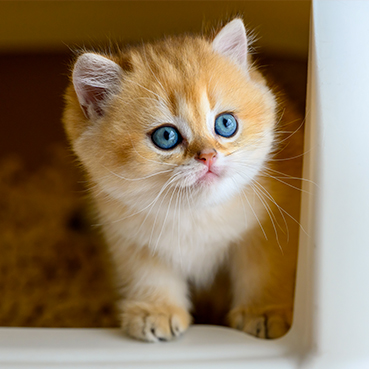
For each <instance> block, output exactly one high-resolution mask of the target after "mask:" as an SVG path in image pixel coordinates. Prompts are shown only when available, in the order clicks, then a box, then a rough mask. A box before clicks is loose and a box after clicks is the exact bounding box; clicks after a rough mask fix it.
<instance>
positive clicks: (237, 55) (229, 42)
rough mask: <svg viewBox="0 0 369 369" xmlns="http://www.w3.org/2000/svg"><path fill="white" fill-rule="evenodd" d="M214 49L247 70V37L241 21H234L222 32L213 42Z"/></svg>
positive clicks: (237, 19)
mask: <svg viewBox="0 0 369 369" xmlns="http://www.w3.org/2000/svg"><path fill="white" fill-rule="evenodd" d="M213 49H214V50H215V51H217V52H218V53H220V54H222V55H225V56H227V57H229V58H231V59H232V60H234V61H235V62H236V63H237V64H239V65H241V66H242V67H243V68H245V69H246V68H247V37H246V30H245V26H244V24H243V22H242V20H241V19H239V18H236V19H234V20H233V21H231V22H229V23H228V24H226V25H225V26H224V27H223V28H222V29H221V30H220V32H219V33H218V34H217V35H216V37H215V39H214V41H213Z"/></svg>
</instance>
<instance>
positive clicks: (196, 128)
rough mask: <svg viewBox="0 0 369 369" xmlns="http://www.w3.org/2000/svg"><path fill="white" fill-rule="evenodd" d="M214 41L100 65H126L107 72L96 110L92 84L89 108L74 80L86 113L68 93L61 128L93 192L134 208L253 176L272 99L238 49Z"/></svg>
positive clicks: (230, 186)
mask: <svg viewBox="0 0 369 369" xmlns="http://www.w3.org/2000/svg"><path fill="white" fill-rule="evenodd" d="M230 24H231V23H230ZM226 27H227V26H226ZM226 27H225V28H226ZM220 41H222V40H220ZM216 46H217V45H216V40H214V41H213V43H210V42H208V41H206V40H204V39H200V38H198V39H181V40H176V39H174V40H168V41H166V42H162V43H158V44H156V45H154V46H151V45H149V46H146V47H143V48H141V49H140V50H133V51H131V52H130V53H128V54H124V55H121V56H118V57H116V58H115V59H114V61H115V63H116V64H115V63H112V65H111V66H110V65H108V68H110V67H111V68H115V66H114V65H113V64H115V65H117V64H118V65H120V66H122V67H124V66H125V67H126V68H125V69H126V70H124V68H122V69H119V70H118V69H117V72H116V74H115V75H114V73H115V72H114V71H112V72H111V73H110V74H111V75H113V77H111V78H110V79H109V81H110V82H109V83H110V84H113V83H114V89H112V92H111V94H110V97H109V99H108V103H107V104H106V105H104V107H103V108H101V105H99V104H100V101H101V100H102V98H100V96H104V95H101V91H100V90H101V88H100V87H99V86H97V88H100V90H99V91H100V92H99V93H100V95H96V96H94V99H95V102H93V103H91V104H90V105H88V99H89V98H90V96H88V97H87V98H85V100H83V99H82V100H83V101H82V102H81V97H80V96H79V95H80V93H79V90H78V86H76V83H75V86H76V90H77V95H78V97H79V103H80V105H81V106H82V108H83V109H84V110H85V115H86V117H84V116H83V113H82V110H81V109H80V108H79V107H78V106H77V104H76V103H75V100H76V98H75V97H72V98H70V100H71V101H72V100H73V98H74V109H75V111H74V112H73V111H72V110H73V107H72V105H73V101H72V103H70V110H69V114H68V110H67V111H66V115H65V122H66V127H67V131H68V132H69V134H70V136H71V137H72V140H73V141H74V148H75V150H76V152H77V154H78V155H79V157H80V158H81V160H82V162H83V163H84V164H85V166H86V167H87V170H88V171H89V173H90V175H91V177H92V179H93V180H94V182H95V183H97V184H98V186H99V188H100V189H102V190H103V191H105V192H107V193H109V194H110V195H111V196H114V197H115V198H119V199H121V200H122V201H123V202H124V203H125V204H128V205H132V206H136V207H138V208H142V207H145V206H150V204H153V203H157V204H159V203H162V204H166V206H168V205H171V206H173V207H174V206H178V202H180V203H181V206H182V207H186V206H190V207H194V206H195V207H202V206H210V205H214V204H218V203H222V202H223V201H225V200H226V199H228V198H230V197H232V196H234V195H235V194H236V193H239V192H241V191H242V190H243V188H244V187H245V185H246V184H247V183H249V182H250V181H252V179H253V178H254V177H255V175H256V174H257V173H258V171H259V170H260V168H261V166H262V165H263V163H264V161H265V160H266V158H267V156H268V154H269V153H270V150H271V146H272V141H273V129H274V123H275V102H274V98H273V96H272V94H271V93H270V91H269V89H268V88H267V87H266V86H265V85H264V83H263V81H262V79H261V78H260V76H259V75H258V74H257V73H256V72H251V71H250V70H249V69H248V68H247V65H246V63H247V61H246V58H247V55H246V54H245V56H246V58H244V56H241V57H239V55H236V56H235V58H232V55H228V54H226V52H227V50H226V52H222V50H218V49H217V47H216ZM90 55H92V54H90ZM92 57H94V56H92ZM103 59H105V58H103ZM239 59H240V60H241V62H240V60H239ZM243 60H244V62H245V65H240V64H242V61H243ZM96 63H99V59H98V58H97V61H95V64H96ZM127 65H128V66H129V67H128V68H127ZM105 78H106V77H105ZM112 78H115V80H114V82H112ZM95 87H96V86H95ZM113 90H114V91H113ZM103 92H104V93H106V91H103ZM90 100H93V99H91V98H90ZM96 101H97V102H96ZM94 104H95V105H94ZM91 106H92V108H91ZM78 108H79V110H78V111H77V110H76V109H78ZM89 109H90V110H89ZM68 115H69V116H68ZM86 119H87V121H86ZM72 121H73V122H74V123H69V122H72ZM78 121H79V122H78ZM91 121H92V122H91ZM81 122H83V123H81ZM76 124H78V128H76ZM81 127H82V128H81ZM163 207H164V205H163Z"/></svg>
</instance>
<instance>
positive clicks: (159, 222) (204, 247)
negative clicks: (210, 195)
mask: <svg viewBox="0 0 369 369" xmlns="http://www.w3.org/2000/svg"><path fill="white" fill-rule="evenodd" d="M255 209H256V210H257V207H255V204H254V207H253V209H252V210H251V208H250V204H249V203H247V202H245V200H243V199H242V198H241V197H239V196H236V197H234V198H233V199H232V201H229V202H227V203H226V204H222V205H218V206H214V207H208V208H206V209H196V210H191V209H181V210H180V209H175V210H173V209H169V210H165V211H158V212H155V211H152V212H151V213H148V212H141V213H139V214H136V215H134V216H126V215H118V214H115V216H112V215H113V214H111V213H110V214H109V216H108V218H110V221H108V222H107V224H106V226H105V232H106V233H107V235H108V237H109V235H110V236H113V237H110V238H114V239H115V240H116V241H115V242H114V243H115V247H117V248H122V249H124V247H125V245H126V244H129V245H132V243H133V244H135V246H137V247H149V248H150V249H151V250H152V252H153V253H155V254H157V255H158V256H159V258H160V259H162V260H163V261H164V262H165V263H167V264H169V265H170V266H171V267H172V268H175V269H176V270H177V271H180V273H181V274H183V275H184V276H185V277H186V278H190V279H192V280H193V281H194V282H195V283H197V284H201V283H206V282H207V281H208V280H209V279H210V278H211V277H212V276H213V274H214V271H215V270H216V267H217V266H218V265H219V263H221V262H222V260H223V259H224V257H225V255H226V252H227V249H228V247H229V245H230V244H231V243H232V242H236V241H237V240H239V239H240V238H241V237H242V236H243V235H244V234H245V232H246V231H247V230H248V229H250V228H252V227H253V226H254V225H255V223H256V217H255ZM114 218H115V219H114ZM119 219H121V220H119Z"/></svg>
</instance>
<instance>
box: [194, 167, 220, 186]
mask: <svg viewBox="0 0 369 369" xmlns="http://www.w3.org/2000/svg"><path fill="white" fill-rule="evenodd" d="M217 178H219V175H218V174H216V173H214V172H212V171H211V170H210V169H209V170H208V171H207V172H205V173H204V174H202V175H201V176H200V177H199V178H198V179H197V181H198V182H200V183H211V182H213V181H215V180H216V179H217Z"/></svg>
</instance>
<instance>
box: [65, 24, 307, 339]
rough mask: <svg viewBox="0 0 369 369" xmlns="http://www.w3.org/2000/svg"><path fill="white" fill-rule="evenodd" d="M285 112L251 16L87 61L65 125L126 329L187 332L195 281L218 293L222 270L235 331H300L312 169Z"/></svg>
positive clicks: (78, 73) (143, 335) (79, 69)
mask: <svg viewBox="0 0 369 369" xmlns="http://www.w3.org/2000/svg"><path fill="white" fill-rule="evenodd" d="M277 119H278V117H277V112H276V99H275V97H274V95H273V93H272V92H271V90H270V89H269V88H268V87H267V85H266V82H265V80H264V78H263V77H262V76H261V74H260V73H259V72H258V71H257V70H256V69H255V68H254V66H253V65H252V64H251V62H250V57H249V55H248V40H247V36H246V32H245V28H244V25H243V22H242V21H241V20H240V19H234V20H233V21H231V22H230V23H228V24H227V25H226V26H225V27H223V28H222V29H221V30H220V32H219V33H218V34H217V35H216V36H215V38H213V39H208V38H206V37H189V36H185V37H173V38H167V39H165V40H163V41H159V42H156V43H152V44H146V45H142V46H139V47H132V48H129V49H126V50H122V51H119V52H117V53H115V54H100V53H88V52H87V53H84V54H82V55H80V56H79V57H78V59H77V61H76V62H75V65H74V69H73V75H72V83H71V84H70V86H69V88H68V90H67V93H66V109H65V112H64V117H63V121H64V125H65V129H66V132H67V135H68V137H69V140H70V142H71V144H72V147H73V150H74V151H75V153H76V154H77V156H78V158H79V159H80V161H81V162H82V164H83V166H84V168H85V170H86V172H87V174H88V178H89V183H90V187H91V194H92V197H93V199H94V202H95V204H96V208H97V210H98V215H99V218H100V223H101V225H102V228H103V232H104V234H105V237H106V240H107V243H108V246H109V249H110V252H111V255H112V259H113V262H114V265H115V267H116V275H117V283H118V287H119V289H120V293H121V295H122V299H121V301H120V302H119V309H120V312H121V321H122V328H123V330H124V331H125V332H126V333H127V334H129V335H130V336H132V337H135V338H138V339H141V340H144V341H150V342H156V341H165V340H170V339H173V338H175V337H176V336H178V335H180V334H181V333H183V332H184V331H185V330H186V329H187V328H188V326H189V324H190V323H191V315H190V310H191V302H190V296H189V295H190V292H189V284H191V285H193V286H195V287H196V288H199V289H200V290H201V289H206V288H207V287H208V286H210V285H211V284H212V282H213V280H214V278H215V275H216V273H217V271H218V269H219V268H220V266H222V267H224V268H226V269H227V270H228V272H229V277H230V282H231V293H232V301H231V307H230V312H229V314H228V321H229V323H230V326H231V327H234V328H237V329H240V330H243V331H245V332H248V333H250V334H253V335H255V336H258V337H265V338H274V337H279V336H281V335H283V334H284V333H285V332H286V331H287V330H288V328H289V327H290V325H291V320H292V307H293V292H294V275H295V268H296V252H297V250H296V248H297V237H298V226H297V223H296V219H297V218H298V212H299V191H297V190H296V184H291V183H289V181H291V180H292V179H293V178H295V177H299V176H300V174H299V170H300V165H299V162H298V163H294V165H291V161H290V160H283V157H284V158H291V157H294V156H296V155H298V154H299V153H300V151H299V150H300V142H301V137H300V136H301V134H300V133H299V132H298V133H296V134H293V135H289V136H288V137H286V138H283V137H284V136H283V132H280V133H279V132H278V129H279V127H280V124H277ZM279 142H280V143H282V144H281V145H279ZM286 173H288V175H287V174H286ZM290 178H291V179H290ZM215 291H217V290H216V289H215ZM216 293H217V292H216ZM218 299H220V300H222V297H221V296H218ZM224 300H225V297H224Z"/></svg>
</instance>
